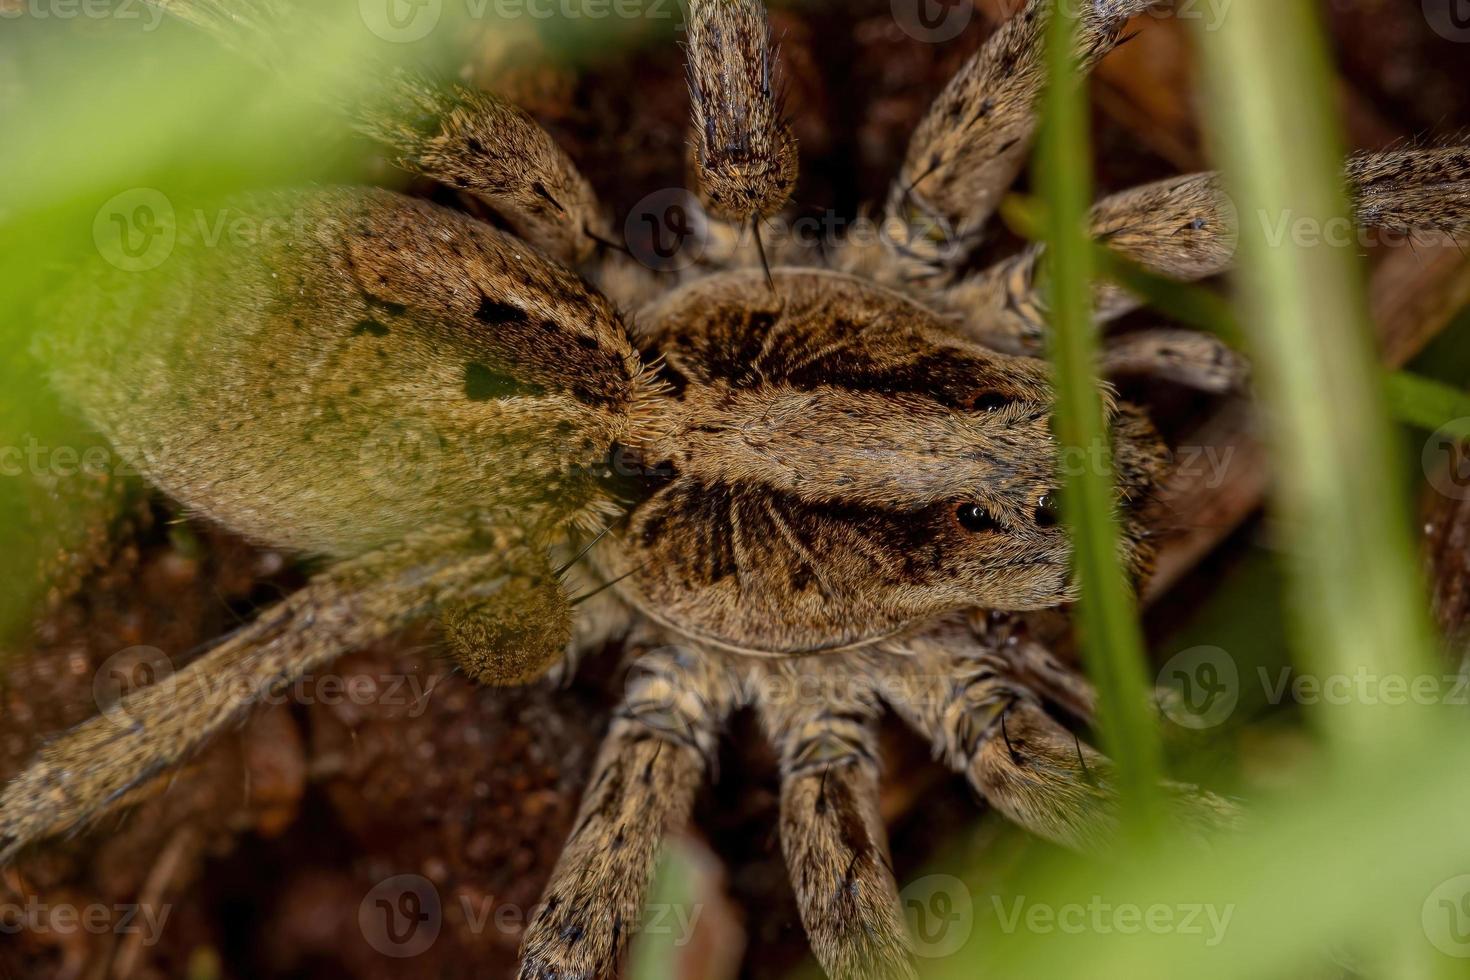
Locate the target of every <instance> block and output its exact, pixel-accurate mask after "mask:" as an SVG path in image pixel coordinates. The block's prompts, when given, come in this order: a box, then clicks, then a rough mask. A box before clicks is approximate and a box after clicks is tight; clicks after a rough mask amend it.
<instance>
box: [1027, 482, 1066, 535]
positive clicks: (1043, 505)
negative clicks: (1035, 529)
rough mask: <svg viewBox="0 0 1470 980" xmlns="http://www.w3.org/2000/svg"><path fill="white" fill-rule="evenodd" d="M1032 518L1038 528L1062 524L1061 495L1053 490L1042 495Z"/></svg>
mask: <svg viewBox="0 0 1470 980" xmlns="http://www.w3.org/2000/svg"><path fill="white" fill-rule="evenodd" d="M1032 517H1033V518H1034V519H1035V521H1036V523H1037V525H1038V526H1040V527H1056V526H1057V525H1058V524H1060V523H1061V522H1062V495H1061V494H1060V493H1058V492H1057V491H1055V490H1051V491H1048V492H1047V493H1044V494H1042V495H1041V496H1040V497H1039V498H1038V499H1037V501H1036V511H1035V513H1034V514H1033V515H1032Z"/></svg>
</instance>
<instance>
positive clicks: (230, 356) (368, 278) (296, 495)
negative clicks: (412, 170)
mask: <svg viewBox="0 0 1470 980" xmlns="http://www.w3.org/2000/svg"><path fill="white" fill-rule="evenodd" d="M196 214H197V215H198V216H199V220H198V221H197V222H194V223H191V221H190V218H189V216H187V215H184V214H182V213H181V215H180V220H179V225H180V227H179V229H178V235H177V244H176V245H175V247H174V249H173V251H172V253H171V254H170V255H169V257H168V258H167V259H166V260H164V261H163V262H162V264H160V265H158V266H157V267H156V268H154V269H150V270H145V271H128V270H107V274H106V275H101V276H99V275H95V274H94V275H93V277H92V279H91V282H90V283H89V284H88V286H87V287H86V288H85V289H83V290H79V291H77V292H75V293H73V294H72V295H71V296H69V297H68V298H67V300H66V301H65V302H64V303H63V304H62V306H61V307H60V308H59V309H58V310H57V311H56V313H55V318H56V320H57V323H58V327H57V328H56V329H54V330H52V331H51V332H50V336H49V338H48V346H49V352H48V353H49V360H50V361H51V363H52V365H53V373H54V375H55V380H56V383H57V386H58V388H59V389H60V390H61V391H62V393H63V394H64V395H65V396H66V397H67V398H68V399H69V400H70V401H72V402H73V403H74V404H75V406H76V407H77V408H79V409H80V410H81V411H82V413H83V414H84V415H85V416H86V418H87V419H88V421H90V422H91V423H92V424H93V425H95V426H96V427H97V428H99V429H100V430H101V431H102V432H103V433H104V434H105V435H106V436H108V437H109V439H111V441H112V442H113V444H114V446H115V447H116V448H117V450H118V451H119V453H121V454H122V455H123V456H124V457H125V458H127V459H128V460H129V461H131V462H132V463H134V464H135V465H136V466H137V467H138V468H139V469H140V470H141V471H142V473H143V475H144V476H146V477H147V478H148V479H149V480H151V481H152V482H153V483H155V484H156V485H158V486H160V487H161V488H163V489H164V490H166V491H167V492H168V493H170V494H171V495H172V496H174V497H175V498H177V499H178V500H179V501H181V502H182V503H184V504H185V505H187V506H189V507H190V508H192V509H195V510H198V511H200V512H202V513H204V514H206V515H207V516H209V517H211V518H214V519H215V520H218V521H220V522H222V523H224V524H226V525H228V526H230V527H232V528H233V529H235V530H236V531H239V532H241V533H244V534H247V535H249V536H251V537H253V538H256V539H259V540H262V541H265V542H269V543H271V544H274V545H277V546H283V547H289V548H293V549H299V550H304V551H309V552H319V553H326V554H333V555H342V554H353V553H357V552H360V551H362V550H364V549H367V548H370V547H372V546H374V545H377V544H380V543H383V542H385V541H389V540H394V539H396V538H398V537H401V536H402V535H403V534H404V533H405V532H406V531H409V530H411V529H413V528H416V527H420V526H423V525H425V524H427V523H431V522H435V521H439V520H442V519H445V518H452V517H453V515H454V514H455V513H457V512H463V511H468V510H487V509H499V508H504V509H506V510H508V511H510V512H511V513H514V514H515V515H516V516H517V519H518V520H524V521H527V522H529V523H532V524H535V523H545V522H554V521H558V520H562V521H564V520H572V519H577V518H583V519H586V517H587V516H588V515H590V514H595V513H596V512H597V511H599V510H600V509H605V508H607V507H609V506H610V505H609V504H607V503H606V502H605V501H604V500H603V497H602V493H601V491H600V490H599V484H598V482H597V474H598V472H599V471H600V470H601V468H602V467H601V464H602V463H603V461H605V460H606V458H607V455H608V453H609V452H610V450H611V449H612V447H613V446H615V445H617V444H619V443H627V442H629V441H630V436H631V434H632V429H633V427H634V426H635V416H636V415H637V413H638V409H639V407H640V405H642V404H644V403H645V402H646V401H647V399H648V396H649V394H650V391H651V388H650V384H649V382H648V381H647V380H646V378H645V375H644V372H643V369H642V367H641V365H640V362H639V360H638V356H637V354H636V353H635V351H634V350H633V348H632V346H631V345H630V343H629V341H628V340H627V338H626V336H625V334H624V331H623V328H622V325H621V322H620V321H619V319H618V316H617V313H616V312H615V311H614V310H613V308H612V306H611V305H610V304H609V303H608V302H607V301H606V300H604V299H603V298H601V297H600V296H598V295H596V294H595V293H593V292H592V291H591V290H590V289H589V288H588V287H587V286H586V285H585V284H584V283H583V282H582V281H581V280H580V279H579V278H578V277H577V276H575V275H574V274H572V273H571V272H569V271H567V270H565V269H563V268H561V267H560V266H558V265H556V264H555V263H553V262H551V261H549V260H547V259H546V258H544V257H542V256H541V255H540V254H539V253H537V252H536V251H535V250H534V249H532V248H530V247H529V246H527V245H525V244H523V243H521V242H519V241H517V240H515V239H513V238H510V237H508V236H506V235H503V234H501V233H499V232H496V231H494V230H493V229H490V228H487V227H486V226H484V225H482V224H478V223H476V222H473V221H471V220H469V219H468V218H466V217H464V216H462V215H460V214H458V213H456V212H453V211H449V210H447V209H444V208H440V207H437V206H435V205H432V204H429V203H427V202H423V201H417V200H412V199H409V198H406V197H402V196H400V195H396V194H393V193H390V192H387V191H381V190H369V189H355V188H354V189H347V188H341V189H329V190H321V191H310V192H299V193H280V194H264V195H254V196H251V197H248V198H245V199H242V200H239V201H235V202H231V203H230V204H229V205H228V206H227V207H225V208H222V209H219V210H218V211H217V212H203V211H200V212H196ZM213 215H217V216H218V217H211V216H213ZM221 227H227V228H232V229H235V233H233V234H224V235H213V236H211V235H210V234H209V231H210V230H211V229H212V228H213V229H218V228H221ZM241 229H244V230H248V231H249V232H250V233H249V234H242V233H240V231H241ZM90 271H92V272H94V273H95V270H90Z"/></svg>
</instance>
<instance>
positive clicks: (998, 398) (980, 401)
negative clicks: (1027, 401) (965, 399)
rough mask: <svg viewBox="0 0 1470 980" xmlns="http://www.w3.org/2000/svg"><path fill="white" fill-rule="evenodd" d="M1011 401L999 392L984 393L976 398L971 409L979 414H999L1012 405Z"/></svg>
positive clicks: (971, 404)
mask: <svg viewBox="0 0 1470 980" xmlns="http://www.w3.org/2000/svg"><path fill="white" fill-rule="evenodd" d="M1010 401H1011V400H1010V399H1009V398H1007V397H1006V396H1005V395H1002V394H1001V393H1000V392H998V391H982V392H980V394H978V395H976V396H975V400H974V401H973V402H971V403H970V407H971V408H973V409H974V410H975V411H977V412H998V411H1000V410H1001V409H1002V408H1005V407H1006V406H1007V405H1008V404H1010Z"/></svg>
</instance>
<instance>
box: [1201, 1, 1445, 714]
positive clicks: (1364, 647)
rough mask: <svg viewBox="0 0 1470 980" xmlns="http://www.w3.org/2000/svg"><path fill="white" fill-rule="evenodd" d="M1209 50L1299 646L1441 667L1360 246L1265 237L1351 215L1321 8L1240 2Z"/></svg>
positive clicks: (1373, 661)
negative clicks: (1275, 463) (1290, 222)
mask: <svg viewBox="0 0 1470 980" xmlns="http://www.w3.org/2000/svg"><path fill="white" fill-rule="evenodd" d="M1202 42H1203V43H1202V44H1201V49H1202V53H1203V55H1204V63H1205V66H1206V69H1207V71H1206V76H1207V79H1208V82H1209V94H1210V110H1211V112H1210V118H1211V121H1212V122H1213V128H1214V142H1215V145H1216V147H1217V153H1218V156H1219V157H1220V161H1221V163H1223V164H1224V169H1225V172H1226V177H1227V180H1228V181H1229V183H1230V184H1231V186H1232V187H1233V189H1234V191H1235V194H1236V199H1237V200H1238V201H1239V202H1240V210H1241V214H1242V221H1241V226H1242V227H1241V236H1240V268H1241V276H1240V278H1241V284H1242V294H1243V295H1242V304H1243V305H1242V316H1241V317H1240V320H1241V323H1242V326H1243V328H1244V330H1245V333H1246V336H1247V338H1248V340H1249V344H1250V349H1251V353H1252V354H1253V357H1254V363H1255V368H1256V373H1257V378H1258V381H1259V390H1260V393H1261V397H1262V400H1263V402H1264V403H1265V407H1266V409H1267V411H1268V412H1269V414H1270V417H1271V418H1272V420H1273V428H1272V432H1271V436H1272V439H1273V442H1274V450H1275V456H1276V458H1277V459H1278V460H1282V461H1289V462H1288V463H1287V464H1286V465H1281V466H1279V467H1278V477H1279V479H1278V484H1277V488H1276V494H1275V507H1276V512H1277V516H1278V518H1279V519H1280V521H1281V525H1282V527H1283V531H1284V537H1285V544H1286V545H1287V547H1288V549H1289V558H1290V561H1291V571H1292V576H1291V581H1292V598H1293V620H1294V621H1293V624H1292V625H1293V628H1294V632H1295V636H1294V641H1295V642H1294V646H1295V648H1296V651H1297V654H1298V656H1299V657H1300V659H1301V661H1302V662H1303V663H1304V664H1307V665H1310V666H1311V667H1313V668H1314V669H1318V670H1321V671H1323V672H1329V673H1330V672H1344V671H1349V672H1350V671H1352V670H1354V669H1357V668H1367V669H1370V670H1376V671H1379V672H1382V673H1409V672H1411V671H1413V670H1414V669H1415V668H1416V667H1417V666H1420V665H1423V664H1426V663H1428V662H1429V658H1428V651H1429V649H1430V646H1431V645H1430V642H1429V634H1428V630H1427V623H1426V618H1425V616H1424V613H1423V610H1424V609H1425V605H1424V600H1423V597H1422V596H1421V595H1420V592H1419V590H1418V589H1417V588H1416V585H1417V583H1418V580H1419V579H1418V570H1417V567H1416V565H1415V563H1414V560H1413V551H1412V548H1411V546H1410V541H1409V536H1408V533H1407V529H1408V527H1409V526H1410V525H1409V521H1408V507H1407V499H1406V494H1405V488H1404V487H1403V486H1402V485H1401V484H1400V482H1399V480H1398V479H1397V477H1396V476H1394V475H1393V474H1394V473H1395V469H1394V466H1393V462H1392V461H1393V458H1394V457H1393V453H1392V451H1391V450H1392V442H1391V438H1392V435H1391V430H1390V427H1389V425H1388V422H1387V412H1386V406H1385V399H1384V394H1383V384H1382V381H1381V373H1380V369H1379V367H1378V364H1377V360H1376V356H1375V353H1374V349H1373V346H1372V343H1371V339H1370V338H1371V331H1370V327H1369V323H1368V318H1367V313H1366V309H1367V304H1366V294H1365V290H1364V286H1363V281H1362V275H1361V271H1360V269H1359V267H1358V265H1357V263H1356V262H1355V260H1354V255H1353V253H1352V252H1351V251H1350V250H1349V249H1346V248H1342V247H1333V246H1329V245H1327V244H1318V245H1313V246H1307V245H1304V244H1296V243H1291V242H1285V243H1280V244H1276V245H1274V246H1273V245H1272V244H1271V243H1270V242H1269V240H1268V236H1267V233H1266V229H1267V228H1268V227H1271V224H1270V221H1269V219H1270V218H1272V217H1278V218H1279V217H1281V216H1287V217H1291V218H1293V219H1294V220H1311V221H1316V222H1319V225H1318V226H1319V227H1330V225H1329V224H1328V222H1329V221H1341V220H1344V218H1345V216H1346V214H1347V203H1346V201H1345V199H1344V197H1343V193H1342V189H1341V186H1340V172H1341V161H1342V157H1343V150H1342V144H1341V141H1340V139H1339V137H1338V133H1337V129H1336V124H1335V122H1334V119H1335V114H1334V99H1333V93H1332V87H1331V86H1332V83H1331V74H1330V70H1329V66H1328V62H1327V54H1326V49H1325V44H1324V41H1323V38H1322V34H1321V30H1320V25H1319V24H1318V22H1317V18H1316V14H1315V9H1314V7H1313V5H1312V4H1311V3H1310V2H1309V0H1281V2H1278V3H1259V2H1256V3H1245V4H1238V5H1236V7H1235V8H1234V9H1233V10H1232V12H1231V14H1230V16H1228V17H1225V18H1223V20H1222V21H1221V24H1220V27H1219V30H1218V31H1215V32H1211V33H1209V34H1207V35H1206V36H1203V37H1202ZM1286 92H1290V93H1292V96H1291V97H1290V98H1283V97H1282V93H1286ZM1252 215H1253V216H1255V217H1254V218H1251V217H1248V216H1252ZM1370 715H1373V716H1374V717H1377V713H1375V712H1371V711H1368V710H1366V709H1363V710H1357V711H1344V712H1332V713H1331V719H1332V724H1331V725H1330V726H1329V727H1330V728H1331V729H1332V730H1333V731H1334V732H1335V733H1336V734H1340V735H1346V734H1348V731H1349V729H1350V728H1360V729H1364V728H1365V729H1366V730H1362V731H1359V732H1358V734H1359V735H1370V734H1374V733H1377V734H1382V732H1381V731H1380V730H1379V729H1378V727H1377V726H1368V725H1367V724H1366V723H1365V719H1366V718H1367V717H1369V716H1370Z"/></svg>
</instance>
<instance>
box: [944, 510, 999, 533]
mask: <svg viewBox="0 0 1470 980" xmlns="http://www.w3.org/2000/svg"><path fill="white" fill-rule="evenodd" d="M955 519H956V520H958V521H959V522H960V527H962V528H964V529H965V530H966V531H970V532H972V533H975V534H978V533H980V532H981V531H998V530H1000V522H999V521H997V520H996V519H995V518H994V517H992V516H990V511H988V510H986V509H985V508H984V507H981V506H980V505H979V504H960V506H959V509H958V510H956V511H955Z"/></svg>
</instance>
